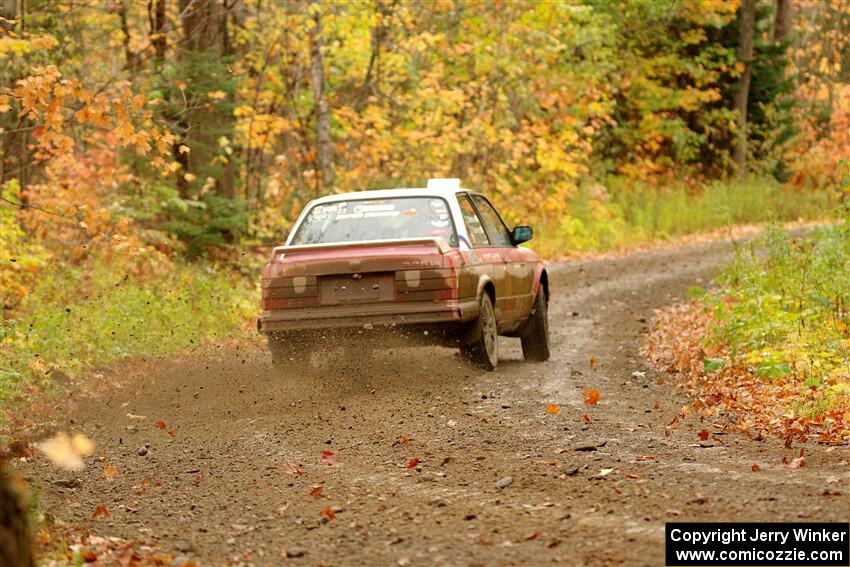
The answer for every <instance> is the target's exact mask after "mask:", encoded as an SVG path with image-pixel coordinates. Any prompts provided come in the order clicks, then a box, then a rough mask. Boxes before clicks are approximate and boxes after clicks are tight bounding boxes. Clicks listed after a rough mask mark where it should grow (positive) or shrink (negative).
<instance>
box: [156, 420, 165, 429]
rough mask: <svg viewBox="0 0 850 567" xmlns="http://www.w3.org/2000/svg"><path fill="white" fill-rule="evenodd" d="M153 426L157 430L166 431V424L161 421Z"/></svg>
mask: <svg viewBox="0 0 850 567" xmlns="http://www.w3.org/2000/svg"><path fill="white" fill-rule="evenodd" d="M153 426H154V427H156V428H157V429H165V422H164V421H162V420H161V419H160V420H159V421H157V422H156V423H154V424H153Z"/></svg>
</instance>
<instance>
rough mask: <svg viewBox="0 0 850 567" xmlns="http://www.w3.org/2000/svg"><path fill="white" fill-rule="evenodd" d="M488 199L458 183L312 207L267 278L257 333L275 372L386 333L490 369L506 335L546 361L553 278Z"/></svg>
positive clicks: (523, 235)
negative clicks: (353, 339)
mask: <svg viewBox="0 0 850 567" xmlns="http://www.w3.org/2000/svg"><path fill="white" fill-rule="evenodd" d="M531 236H532V230H531V227H529V226H517V227H514V229H513V230H508V228H507V227H506V226H505V223H504V222H503V221H502V219H501V217H500V216H499V213H498V212H497V211H496V209H495V208H494V207H493V205H492V204H491V203H490V202H489V201H488V200H487V198H486V197H485V196H484V195H482V194H480V193H476V192H474V191H469V190H466V189H462V188H461V186H460V181H459V180H457V179H432V180H430V181H429V182H428V186H427V187H426V188H424V189H422V188H419V189H390V190H378V191H361V192H356V193H347V194H342V195H331V196H328V197H323V198H321V199H316V200H315V201H311V202H310V203H308V204H307V206H306V207H305V209H304V211H302V213H301V215H300V216H299V217H298V220H297V221H296V222H295V225H294V227H293V229H292V232H291V233H290V234H289V237H288V238H287V240H286V244H285V245H283V246H278V247H276V248H274V250H273V252H272V255H271V259H270V260H269V263H268V264H266V266H265V267H264V268H263V276H262V310H263V311H262V315H261V317H260V318H259V320H258V321H257V327H258V329H259V331H260V332H261V333H263V334H265V335H266V336H267V338H268V345H269V350H270V351H271V354H272V360H273V361H274V362H275V364H286V363H287V362H288V361H292V360H295V361H297V360H299V359H303V358H305V357H306V356H309V352H310V351H309V349H310V348H311V346H313V347H315V345H316V341H317V340H318V339H319V338H323V339H325V340H328V339H329V337H334V336H336V335H343V334H344V335H346V336H350V335H354V336H357V337H358V338H362V335H367V336H368V335H370V334H373V333H382V336H396V337H401V338H403V339H405V340H406V341H408V342H411V343H412V342H419V343H421V342H425V343H428V344H441V345H444V346H453V347H455V348H459V349H460V352H461V353H462V355H463V356H464V357H465V358H466V359H468V360H469V361H470V362H472V363H473V364H475V365H477V366H480V367H482V368H485V369H487V370H493V369H495V368H496V365H497V364H498V361H499V344H498V340H497V339H498V335H503V336H508V337H518V338H519V339H520V340H521V341H522V352H523V355H524V356H525V358H526V360H532V361H545V360H548V358H549V325H548V319H547V308H546V306H547V302H548V300H549V278H548V275H547V273H546V269H545V267H544V266H543V263H542V262H541V261H540V258H539V257H538V256H537V254H535V253H534V252H532V251H531V250H528V249H527V248H522V247H520V246H519V244H521V243H523V242H526V241H528V240H530V239H531Z"/></svg>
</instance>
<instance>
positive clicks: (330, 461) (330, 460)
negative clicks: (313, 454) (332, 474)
mask: <svg viewBox="0 0 850 567" xmlns="http://www.w3.org/2000/svg"><path fill="white" fill-rule="evenodd" d="M320 460H321V461H322V464H324V465H325V466H328V467H333V466H335V465H336V455H334V452H333V451H322V457H321V459H320Z"/></svg>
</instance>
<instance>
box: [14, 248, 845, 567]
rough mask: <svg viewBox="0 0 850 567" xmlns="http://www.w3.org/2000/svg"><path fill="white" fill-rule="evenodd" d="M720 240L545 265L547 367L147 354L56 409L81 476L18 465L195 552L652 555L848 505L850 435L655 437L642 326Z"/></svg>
mask: <svg viewBox="0 0 850 567" xmlns="http://www.w3.org/2000/svg"><path fill="white" fill-rule="evenodd" d="M730 250H731V246H730V244H728V243H719V244H717V243H716V244H701V245H692V246H687V247H681V248H676V249H666V250H658V251H652V252H642V253H638V254H633V255H630V256H626V257H622V258H615V259H607V260H599V261H587V262H574V263H563V264H554V265H552V266H551V267H550V271H551V279H552V284H551V287H552V303H551V305H550V318H551V329H552V341H553V356H552V359H551V360H550V361H549V362H546V363H542V364H534V363H525V362H523V361H522V360H521V353H520V350H519V344H518V341H517V340H515V339H513V340H511V339H502V340H503V341H504V342H503V343H502V360H501V362H500V365H499V368H498V370H497V371H496V372H494V373H488V372H483V371H476V370H472V369H470V368H468V367H467V366H466V365H464V364H463V362H462V361H461V360H460V359H459V358H458V357H457V356H456V355H455V354H454V353H453V352H452V351H450V350H445V349H422V348H420V349H394V350H392V351H391V352H387V353H376V354H374V355H373V356H369V357H366V356H363V357H361V355H360V354H359V353H352V352H342V351H337V350H335V349H334V348H332V345H328V346H327V348H326V350H324V351H323V352H321V353H318V355H317V356H315V357H314V361H313V362H314V366H315V367H314V369H313V370H312V375H311V376H306V377H297V376H291V375H286V373H276V372H275V371H274V370H273V369H272V368H271V365H270V362H269V360H268V356H267V354H265V353H264V352H262V351H258V350H256V349H253V348H248V349H245V348H243V349H241V351H246V352H241V351H237V352H233V351H228V352H227V353H224V352H222V353H220V354H212V355H209V356H206V357H195V358H192V359H189V360H173V361H169V362H165V363H162V362H160V363H150V364H142V365H140V366H138V367H136V368H133V369H131V370H132V371H131V372H129V373H122V375H120V376H116V377H115V381H116V384H115V385H114V386H113V387H112V388H110V389H109V391H108V392H107V393H106V394H104V395H103V396H102V397H101V398H100V399H99V400H94V401H88V402H86V403H83V404H81V405H80V407H79V408H78V409H77V410H75V411H74V412H73V413H72V415H70V416H69V417H68V418H67V422H68V423H67V425H68V426H69V427H72V428H74V429H76V430H82V431H83V432H85V433H86V434H87V435H90V436H91V437H92V438H93V439H94V440H95V441H96V442H97V444H98V450H97V455H96V457H95V458H92V459H90V464H89V466H88V468H87V469H86V470H85V471H84V472H83V473H80V474H78V475H77V476H78V477H79V483H78V485H77V486H76V487H72V488H69V487H67V486H59V485H57V484H55V482H54V481H56V480H62V479H63V478H65V477H67V476H68V475H67V474H63V473H59V472H57V471H56V470H55V469H54V468H53V467H51V466H50V465H48V464H47V463H45V462H43V461H41V460H37V461H35V462H33V463H29V464H28V465H25V473H26V474H28V475H29V476H30V477H31V478H32V479H33V481H34V482H35V483H36V484H37V485H39V487H40V489H41V491H42V499H43V504H44V506H45V509H46V510H47V511H48V512H49V513H51V514H53V515H54V516H55V517H56V518H58V519H61V520H63V521H65V522H68V523H70V524H74V525H82V526H84V527H86V528H88V529H89V530H91V531H92V532H93V533H97V534H99V535H103V536H110V535H114V536H119V537H123V538H127V539H132V540H144V541H145V542H146V543H148V544H151V545H155V546H157V547H159V548H161V549H164V550H166V551H171V552H173V553H174V554H176V555H182V556H186V557H191V558H196V559H199V560H200V561H201V562H202V563H203V564H205V565H223V564H228V563H231V562H234V563H243V564H255V565H267V564H269V563H271V564H296V565H297V564H302V565H544V564H550V563H553V562H560V563H562V564H567V565H611V564H625V565H662V564H663V552H664V547H663V535H664V522H666V521H674V520H675V521H721V520H740V521H803V520H810V521H816V520H821V521H828V520H832V521H846V520H847V519H848V513H847V510H850V490H848V477H849V475H848V450H847V448H846V447H845V448H832V449H829V448H827V447H822V446H817V445H814V444H810V445H808V446H807V447H806V450H807V466H806V467H805V468H802V469H790V468H788V467H787V466H785V465H783V464H782V458H783V456H786V455H787V456H789V458H793V457H796V456H797V455H798V452H799V448H797V447H795V448H794V449H791V450H788V449H785V448H784V447H783V446H782V444H781V442H780V441H778V440H768V441H765V442H756V441H752V440H748V439H747V438H745V437H742V436H730V435H725V436H722V437H719V438H718V440H717V441H716V442H715V443H714V446H712V447H694V446H693V445H694V444H697V443H698V438H697V432H698V431H699V430H701V429H702V428H703V427H704V426H705V425H704V424H700V423H698V422H697V421H695V420H693V419H692V420H690V421H687V422H686V423H685V424H684V425H683V426H682V427H680V428H678V429H676V430H675V431H674V432H673V433H672V435H671V436H669V437H667V436H665V434H664V427H665V425H666V423H667V422H668V421H669V420H670V419H671V418H672V417H673V416H674V415H676V413H677V412H678V411H679V409H680V408H681V406H682V405H683V404H685V403H686V402H687V399H686V398H685V397H684V395H683V394H682V393H681V392H679V391H678V390H677V389H676V388H674V387H673V386H672V385H671V384H670V383H669V382H668V383H658V378H659V376H658V375H657V374H656V373H655V372H654V371H652V370H651V369H650V368H648V367H647V364H646V361H645V360H644V359H643V357H642V356H641V355H640V346H641V343H642V340H643V332H644V331H645V329H646V327H647V322H648V320H649V319H650V318H651V316H652V312H653V309H655V308H659V307H662V306H664V305H667V304H670V303H673V302H675V301H676V300H677V299H678V298H681V297H682V296H683V294H684V292H685V290H686V289H687V287H688V286H690V285H706V284H707V283H708V281H709V280H710V278H711V275H712V270H714V269H716V266H717V265H718V264H719V263H720V262H722V261H723V259H724V258H726V257H728V255H729V253H730ZM591 357H593V358H594V359H595V361H596V363H595V364H594V365H593V366H592V367H591V364H590V360H591ZM588 388H597V389H598V390H599V391H600V392H601V396H602V397H601V401H600V402H599V404H598V405H596V406H588V405H585V404H584V403H583V400H584V396H583V394H582V392H583V390H585V389H588ZM549 404H555V405H557V406H559V407H560V413H557V414H556V413H549V412H547V406H548V405H549ZM585 414H587V415H588V416H589V417H590V419H591V421H590V422H589V423H586V422H585V419H584V417H583V416H584V415H585ZM158 421H162V422H163V423H164V428H163V429H160V428H158V427H157V425H163V424H157V422H158ZM326 451H327V452H330V453H332V455H330V454H328V453H323V452H326ZM140 453H143V454H140ZM323 455H324V457H323ZM641 457H646V458H645V459H643V460H642V459H640V458H641ZM650 457H652V458H650ZM98 459H100V460H98ZM417 459H418V463H417ZM107 461H108V463H110V464H112V465H114V467H115V468H116V469H117V474H116V475H115V476H114V477H113V478H111V479H108V478H105V477H104V474H103V468H104V466H105V464H106V462H107ZM753 464H759V465H760V467H761V471H760V472H753V470H752V465H753ZM109 470H110V471H111V472H115V471H113V470H112V469H109ZM72 476H73V475H72ZM107 476H109V474H107ZM508 477H510V479H508ZM836 478H837V479H838V481H837V482H836ZM316 487H321V490H319V489H317V488H316ZM827 489H828V491H831V492H832V493H835V492H840V493H841V495H838V496H825V495H824V492H825V490H827ZM311 493H312V495H311ZM99 505H103V506H106V507H107V509H108V510H109V512H110V516H109V517H99V518H98V519H92V515H93V512H94V511H95V509H96V507H97V506H99ZM330 516H333V519H330Z"/></svg>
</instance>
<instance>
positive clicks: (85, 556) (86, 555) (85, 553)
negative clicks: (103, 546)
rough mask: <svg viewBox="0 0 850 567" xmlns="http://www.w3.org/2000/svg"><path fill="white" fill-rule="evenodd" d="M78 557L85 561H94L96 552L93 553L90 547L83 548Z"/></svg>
mask: <svg viewBox="0 0 850 567" xmlns="http://www.w3.org/2000/svg"><path fill="white" fill-rule="evenodd" d="M80 559H82V560H83V561H85V562H86V563H94V562H95V561H97V553H95V552H94V551H92V550H91V549H83V550H81V551H80Z"/></svg>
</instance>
